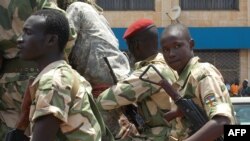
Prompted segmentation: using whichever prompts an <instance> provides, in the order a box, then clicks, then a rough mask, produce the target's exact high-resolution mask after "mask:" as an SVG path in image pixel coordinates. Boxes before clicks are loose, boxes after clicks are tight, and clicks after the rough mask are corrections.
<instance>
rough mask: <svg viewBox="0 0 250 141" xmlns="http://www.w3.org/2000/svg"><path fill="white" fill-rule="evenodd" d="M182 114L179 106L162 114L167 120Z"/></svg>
mask: <svg viewBox="0 0 250 141" xmlns="http://www.w3.org/2000/svg"><path fill="white" fill-rule="evenodd" d="M182 116H183V113H182V112H181V110H180V109H179V108H177V109H175V110H171V111H169V112H167V113H165V114H164V118H165V120H167V121H168V122H169V121H171V120H173V119H175V118H177V117H182Z"/></svg>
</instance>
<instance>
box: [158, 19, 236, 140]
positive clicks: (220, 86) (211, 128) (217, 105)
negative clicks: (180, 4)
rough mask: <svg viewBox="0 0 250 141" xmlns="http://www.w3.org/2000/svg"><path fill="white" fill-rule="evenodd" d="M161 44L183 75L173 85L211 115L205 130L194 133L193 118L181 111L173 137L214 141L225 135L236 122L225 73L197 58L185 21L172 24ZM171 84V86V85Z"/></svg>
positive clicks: (175, 122)
mask: <svg viewBox="0 0 250 141" xmlns="http://www.w3.org/2000/svg"><path fill="white" fill-rule="evenodd" d="M161 46H162V51H163V55H164V58H165V60H166V62H167V63H168V65H169V66H170V67H171V68H173V69H174V70H176V71H177V72H178V74H179V79H178V80H177V81H176V82H175V83H174V84H172V86H173V88H175V89H176V91H177V92H178V93H179V94H180V95H181V96H182V97H184V98H191V99H192V100H193V101H194V102H195V103H196V104H197V105H198V107H199V108H200V109H203V110H204V111H205V113H206V115H207V116H208V118H209V121H208V122H207V123H206V124H205V125H204V126H203V127H202V128H201V129H199V130H198V131H197V132H195V133H194V134H192V133H191V131H192V129H191V127H190V121H188V120H187V119H186V118H185V117H183V116H181V114H180V116H179V117H177V118H176V119H175V120H173V121H171V122H172V125H173V126H172V131H171V134H170V140H171V141H172V140H175V141H182V140H183V141H184V140H185V141H212V140H215V139H217V138H218V137H220V136H221V135H223V126H224V125H225V124H233V123H235V118H234V116H233V115H234V114H233V110H232V109H233V108H232V104H231V101H230V97H229V94H228V91H227V88H226V86H225V84H224V81H223V77H222V75H221V74H220V72H219V71H218V70H217V69H216V68H215V67H214V66H213V65H211V64H209V63H200V62H199V58H198V57H194V54H193V48H194V40H193V39H192V37H191V35H190V33H189V31H188V29H187V27H185V26H184V25H182V24H172V25H170V26H168V27H167V28H166V29H165V31H164V33H163V35H162V38H161ZM166 84H167V83H166ZM167 86H168V87H171V84H167ZM168 90H169V89H168ZM167 92H168V91H167ZM169 93H170V92H169ZM172 106H173V107H171V109H173V111H176V112H177V113H179V110H178V109H177V108H176V105H175V104H172ZM174 109H177V110H174Z"/></svg>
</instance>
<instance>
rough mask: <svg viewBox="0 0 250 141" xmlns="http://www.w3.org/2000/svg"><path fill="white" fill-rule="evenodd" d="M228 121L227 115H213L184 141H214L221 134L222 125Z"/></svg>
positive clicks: (222, 131)
mask: <svg viewBox="0 0 250 141" xmlns="http://www.w3.org/2000/svg"><path fill="white" fill-rule="evenodd" d="M229 123H230V120H229V119H228V118H227V117H224V116H215V117H214V118H212V119H211V120H209V121H208V122H207V123H206V124H205V125H204V126H203V127H202V128H201V129H200V130H198V131H197V132H196V133H195V134H193V135H192V136H190V137H189V138H188V139H186V140H185V141H214V140H215V139H217V138H218V137H220V136H221V135H223V133H224V125H225V124H229Z"/></svg>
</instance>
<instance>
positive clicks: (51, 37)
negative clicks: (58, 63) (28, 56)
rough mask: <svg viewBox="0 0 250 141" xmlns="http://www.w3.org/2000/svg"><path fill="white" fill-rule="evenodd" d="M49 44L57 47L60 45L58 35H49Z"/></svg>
mask: <svg viewBox="0 0 250 141" xmlns="http://www.w3.org/2000/svg"><path fill="white" fill-rule="evenodd" d="M47 41H48V42H47V43H48V45H49V46H56V45H58V42H59V41H58V35H56V34H48V35H47Z"/></svg>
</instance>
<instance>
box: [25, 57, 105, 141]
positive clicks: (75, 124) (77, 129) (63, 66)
mask: <svg viewBox="0 0 250 141" xmlns="http://www.w3.org/2000/svg"><path fill="white" fill-rule="evenodd" d="M74 75H75V76H74ZM75 79H79V81H80V83H79V89H78V90H76V92H77V93H76V94H75V95H76V96H74V95H73V92H72V87H73V85H74V80H75ZM29 88H30V92H31V98H32V105H31V109H30V121H31V122H34V121H35V120H36V119H37V118H39V117H41V116H45V115H48V114H53V115H54V116H55V117H57V118H58V119H60V120H61V121H62V123H61V125H60V129H61V131H62V134H61V135H58V136H57V139H58V140H61V139H62V138H65V137H66V138H67V140H68V141H75V140H78V141H100V140H101V129H100V124H99V123H98V121H97V119H96V117H95V115H94V113H93V111H92V109H91V105H90V102H89V97H88V95H91V90H92V88H91V86H90V84H89V83H88V81H86V80H85V79H84V78H83V77H82V76H80V75H79V74H78V73H76V72H75V71H74V72H73V69H72V68H71V66H70V65H68V64H67V63H66V62H65V61H64V60H59V61H55V62H53V63H51V64H49V65H48V66H46V67H45V68H44V69H43V70H42V71H41V72H40V73H39V75H38V76H37V77H36V78H35V80H34V82H33V83H32V85H31V86H30V87H29ZM62 136H64V137H62Z"/></svg>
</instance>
